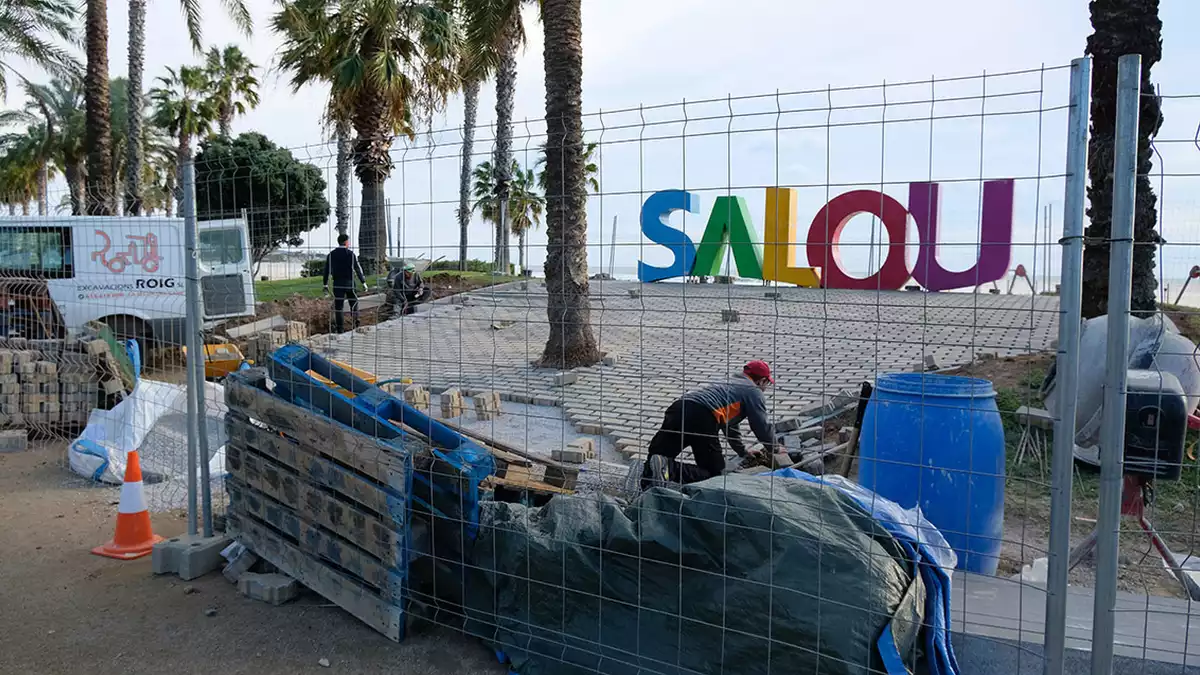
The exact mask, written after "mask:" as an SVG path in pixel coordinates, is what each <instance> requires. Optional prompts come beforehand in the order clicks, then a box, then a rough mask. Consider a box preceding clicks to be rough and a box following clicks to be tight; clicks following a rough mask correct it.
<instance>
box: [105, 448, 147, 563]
mask: <svg viewBox="0 0 1200 675" xmlns="http://www.w3.org/2000/svg"><path fill="white" fill-rule="evenodd" d="M125 461H126V464H125V483H124V484H122V485H121V502H120V504H118V505H117V533H116V534H115V535H113V539H112V541H110V542H108V543H107V544H105V545H103V546H97V547H96V548H94V549H92V553H95V554H96V555H102V556H105V557H108V558H116V559H117V560H133V559H134V558H140V557H142V556H144V555H147V554H149V553H150V550H151V549H152V548H154V545H155V544H157V543H158V542H160V541H162V540H163V538H162V537H159V536H156V535H155V534H154V532H153V530H152V529H151V526H150V511H149V510H148V509H147V508H146V493H145V491H144V490H143V489H142V464H141V462H140V461H138V454H137V450H132V451H130V453H129V455H127V458H126V460H125Z"/></svg>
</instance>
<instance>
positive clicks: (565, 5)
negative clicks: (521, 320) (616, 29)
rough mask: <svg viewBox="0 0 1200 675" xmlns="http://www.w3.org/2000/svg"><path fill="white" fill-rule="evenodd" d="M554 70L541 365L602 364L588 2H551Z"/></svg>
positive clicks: (545, 20)
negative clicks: (594, 257) (586, 113)
mask: <svg viewBox="0 0 1200 675" xmlns="http://www.w3.org/2000/svg"><path fill="white" fill-rule="evenodd" d="M542 24H543V26H544V28H545V35H546V38H545V48H544V50H543V61H544V64H545V69H546V232H547V242H546V291H547V302H546V314H547V318H548V319H549V321H550V336H549V338H547V340H546V348H545V350H544V351H543V352H542V358H541V362H540V363H541V365H543V366H545V367H551V368H574V367H577V366H586V365H592V364H594V363H596V362H597V361H599V360H600V352H599V350H598V349H597V347H596V337H595V335H594V334H593V333H592V324H591V305H590V298H589V296H588V273H587V185H586V182H585V177H584V167H585V165H586V163H585V161H584V145H583V100H582V99H583V16H582V12H581V11H580V0H543V2H542Z"/></svg>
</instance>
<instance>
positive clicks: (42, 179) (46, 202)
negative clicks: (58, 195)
mask: <svg viewBox="0 0 1200 675" xmlns="http://www.w3.org/2000/svg"><path fill="white" fill-rule="evenodd" d="M49 182H50V167H49V166H48V165H47V164H46V162H45V160H43V161H42V163H41V164H39V165H38V170H37V210H38V215H39V216H44V215H47V214H49V213H50V189H49V185H48V184H49Z"/></svg>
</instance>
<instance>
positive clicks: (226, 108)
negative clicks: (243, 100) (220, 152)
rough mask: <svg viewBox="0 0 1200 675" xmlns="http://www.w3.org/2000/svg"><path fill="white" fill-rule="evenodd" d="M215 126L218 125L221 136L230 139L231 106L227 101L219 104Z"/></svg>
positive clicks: (231, 129) (231, 130) (231, 124)
mask: <svg viewBox="0 0 1200 675" xmlns="http://www.w3.org/2000/svg"><path fill="white" fill-rule="evenodd" d="M217 124H219V125H220V129H221V135H222V136H224V137H225V138H230V137H231V136H230V134H232V133H233V106H232V105H231V104H230V103H229V102H228V101H225V102H222V103H221V107H220V110H218V112H217Z"/></svg>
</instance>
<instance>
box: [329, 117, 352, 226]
mask: <svg viewBox="0 0 1200 675" xmlns="http://www.w3.org/2000/svg"><path fill="white" fill-rule="evenodd" d="M333 135H334V139H335V140H336V141H337V188H336V195H337V206H336V208H335V213H336V215H337V220H336V225H335V227H336V228H337V232H338V234H346V232H348V231H349V230H350V168H351V164H353V162H354V157H353V154H354V129H353V127H351V126H350V120H347V119H338V120H337V121H336V122H335V123H334V129H333Z"/></svg>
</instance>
